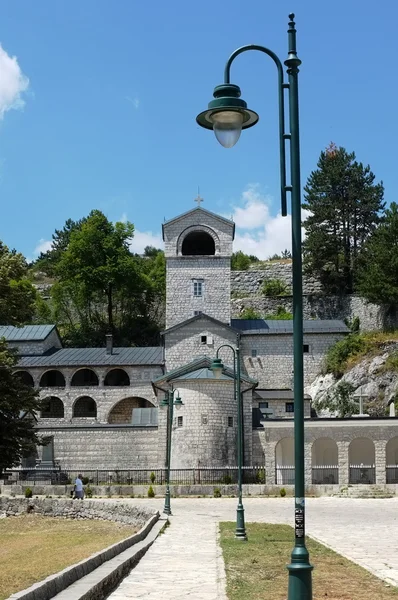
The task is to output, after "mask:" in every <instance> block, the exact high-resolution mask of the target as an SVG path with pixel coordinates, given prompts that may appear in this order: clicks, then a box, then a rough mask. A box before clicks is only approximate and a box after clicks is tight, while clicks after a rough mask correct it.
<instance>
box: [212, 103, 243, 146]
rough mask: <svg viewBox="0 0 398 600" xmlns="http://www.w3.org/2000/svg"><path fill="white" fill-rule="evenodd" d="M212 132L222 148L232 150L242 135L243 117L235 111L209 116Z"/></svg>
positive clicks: (215, 113)
mask: <svg viewBox="0 0 398 600" xmlns="http://www.w3.org/2000/svg"><path fill="white" fill-rule="evenodd" d="M210 118H211V120H212V122H213V131H214V133H215V136H216V138H217V140H218V141H219V142H220V144H221V146H224V148H232V147H233V146H235V144H236V142H237V141H238V140H239V138H240V134H241V133H242V125H243V115H242V113H241V112H238V111H236V110H222V111H217V112H214V113H213V114H212V115H211V117H210Z"/></svg>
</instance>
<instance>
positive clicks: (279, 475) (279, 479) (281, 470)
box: [275, 465, 294, 485]
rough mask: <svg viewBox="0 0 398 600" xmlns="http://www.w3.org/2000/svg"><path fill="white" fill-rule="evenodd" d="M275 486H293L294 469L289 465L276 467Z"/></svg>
mask: <svg viewBox="0 0 398 600" xmlns="http://www.w3.org/2000/svg"><path fill="white" fill-rule="evenodd" d="M275 482H276V485H294V467H292V466H290V465H276V467H275Z"/></svg>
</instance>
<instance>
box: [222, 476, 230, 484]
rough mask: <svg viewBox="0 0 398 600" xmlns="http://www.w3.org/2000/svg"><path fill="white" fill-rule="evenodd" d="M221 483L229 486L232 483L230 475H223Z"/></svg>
mask: <svg viewBox="0 0 398 600" xmlns="http://www.w3.org/2000/svg"><path fill="white" fill-rule="evenodd" d="M222 482H223V483H224V484H225V485H229V484H230V483H232V477H231V475H224V477H223V478H222Z"/></svg>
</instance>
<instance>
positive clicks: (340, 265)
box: [303, 143, 385, 294]
mask: <svg viewBox="0 0 398 600" xmlns="http://www.w3.org/2000/svg"><path fill="white" fill-rule="evenodd" d="M304 192H305V196H304V198H305V201H304V203H303V208H304V209H307V210H308V211H309V212H310V215H309V216H308V218H307V219H306V221H304V224H303V225H304V228H305V230H306V238H305V241H304V243H303V252H304V270H305V272H306V273H307V274H309V275H313V276H315V277H317V278H319V280H320V281H321V283H322V285H323V289H324V291H325V293H333V294H336V293H338V294H341V293H348V294H349V293H352V292H353V291H355V284H356V278H357V271H358V258H359V255H360V252H361V248H362V246H363V244H364V243H365V242H366V240H367V239H368V237H369V235H370V234H371V233H372V231H373V230H374V229H375V227H376V225H377V224H378V222H379V220H380V216H379V215H380V212H381V211H382V210H383V209H384V206H385V205H384V203H383V195H384V187H383V184H382V183H375V175H374V174H373V173H372V171H371V170H370V167H369V165H368V166H366V167H365V166H364V165H363V164H362V163H358V162H357V161H356V160H355V153H354V152H352V153H348V152H347V151H346V150H345V149H344V148H338V147H337V146H336V145H335V144H333V143H332V144H330V145H329V147H328V148H327V149H326V150H325V151H323V152H321V155H320V158H319V161H318V165H317V169H316V170H315V171H313V172H312V173H311V175H310V176H309V178H308V180H307V184H306V186H305V188H304Z"/></svg>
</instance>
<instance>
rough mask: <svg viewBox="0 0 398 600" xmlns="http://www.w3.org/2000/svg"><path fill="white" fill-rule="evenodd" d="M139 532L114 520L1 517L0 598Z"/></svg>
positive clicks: (22, 516)
mask: <svg viewBox="0 0 398 600" xmlns="http://www.w3.org/2000/svg"><path fill="white" fill-rule="evenodd" d="M136 531H137V528H134V527H133V526H131V525H122V524H119V523H113V522H110V521H94V520H87V521H86V520H79V521H77V520H74V519H62V518H57V517H43V516H42V515H34V514H32V515H21V516H19V517H7V518H5V519H1V520H0V539H1V545H0V564H1V570H0V600H4V598H8V596H10V595H11V594H13V593H15V592H18V591H20V590H23V589H25V588H26V587H29V586H30V585H32V584H33V583H36V582H37V581H41V580H42V579H45V578H46V577H48V575H52V574H53V573H57V572H58V571H61V570H62V569H64V568H65V567H68V566H69V565H73V564H74V563H77V562H79V561H80V560H83V559H84V558H87V557H89V556H90V555H91V554H93V553H94V552H98V551H99V550H102V549H103V548H106V547H107V546H110V545H111V544H114V543H116V542H118V541H120V540H123V539H125V538H126V537H129V536H130V535H132V534H133V533H135V532H136Z"/></svg>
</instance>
